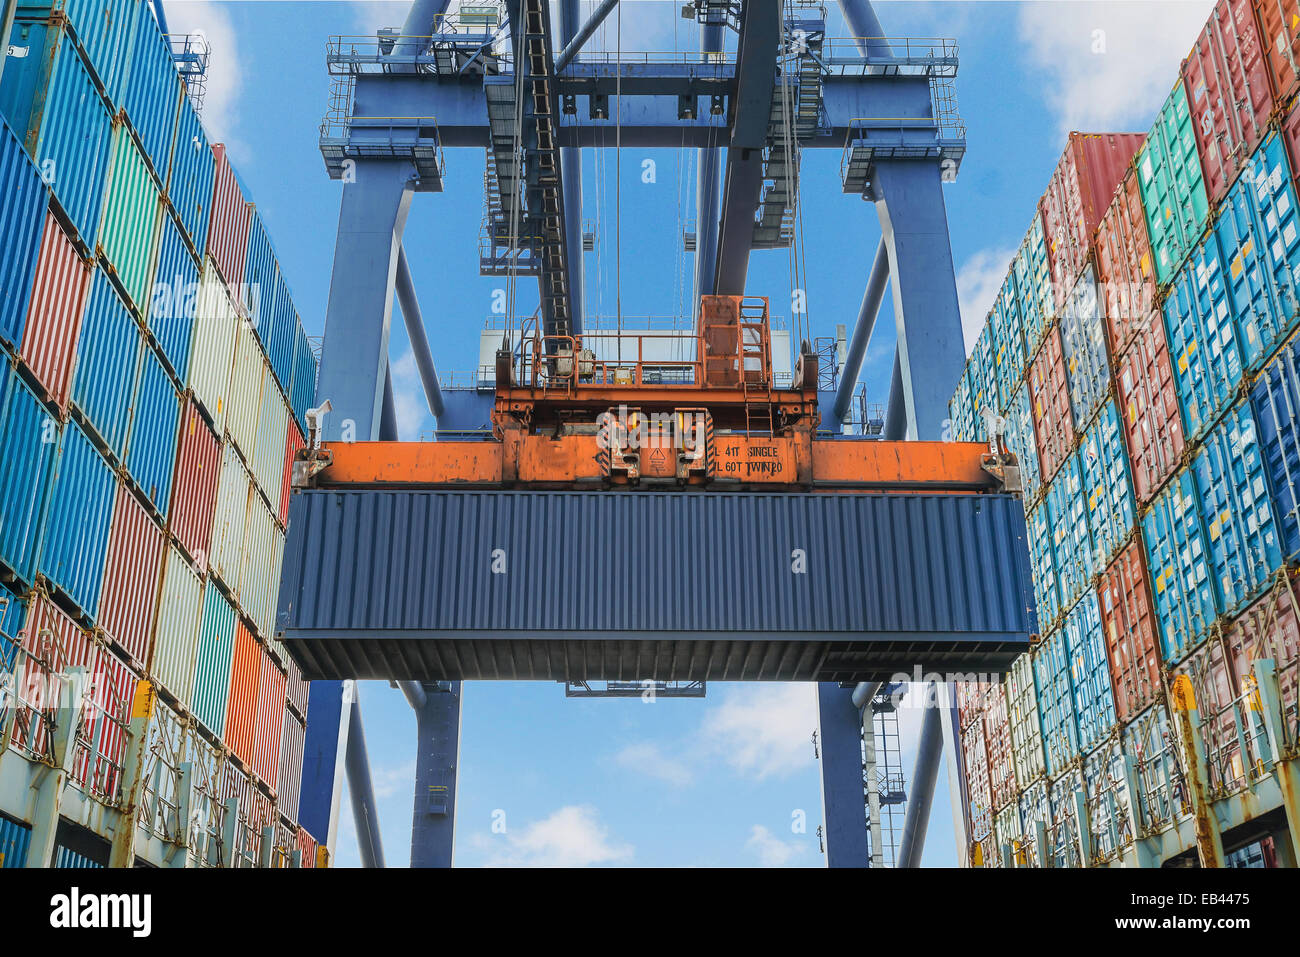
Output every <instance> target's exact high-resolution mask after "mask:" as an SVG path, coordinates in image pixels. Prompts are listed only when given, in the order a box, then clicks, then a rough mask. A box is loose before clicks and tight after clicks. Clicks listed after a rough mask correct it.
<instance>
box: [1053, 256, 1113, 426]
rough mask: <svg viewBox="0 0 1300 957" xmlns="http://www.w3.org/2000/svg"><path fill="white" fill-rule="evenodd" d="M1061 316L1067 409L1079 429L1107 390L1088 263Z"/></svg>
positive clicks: (1097, 305)
mask: <svg viewBox="0 0 1300 957" xmlns="http://www.w3.org/2000/svg"><path fill="white" fill-rule="evenodd" d="M1064 307H1065V311H1064V312H1063V313H1062V316H1061V348H1062V349H1063V350H1064V353H1065V376H1066V381H1067V382H1068V384H1069V387H1070V412H1071V414H1072V415H1073V416H1074V424H1075V428H1076V429H1078V430H1079V431H1083V429H1084V428H1085V426H1086V424H1087V423H1088V422H1090V421H1091V420H1092V416H1093V414H1094V413H1095V412H1096V411H1097V407H1098V406H1099V405H1101V403H1102V401H1103V400H1104V399H1105V398H1106V396H1107V394H1109V392H1110V367H1109V366H1108V365H1107V361H1106V332H1105V328H1104V323H1103V322H1102V318H1101V305H1100V303H1099V301H1098V299H1097V284H1096V281H1095V279H1094V277H1093V271H1092V265H1091V264H1087V265H1085V266H1084V267H1083V274H1082V275H1081V276H1079V280H1078V282H1077V283H1076V284H1075V285H1074V288H1073V290H1072V291H1071V292H1070V294H1069V296H1068V298H1067V299H1066V300H1065V304H1064Z"/></svg>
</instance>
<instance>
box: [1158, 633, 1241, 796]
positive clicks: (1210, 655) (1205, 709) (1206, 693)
mask: <svg viewBox="0 0 1300 957" xmlns="http://www.w3.org/2000/svg"><path fill="white" fill-rule="evenodd" d="M1182 675H1186V676H1187V677H1188V678H1190V679H1191V682H1192V693H1193V696H1194V697H1195V699H1196V709H1197V711H1198V713H1199V716H1200V719H1201V729H1200V730H1201V741H1202V744H1203V745H1204V748H1205V751H1204V753H1205V765H1206V772H1207V777H1208V778H1209V780H1208V781H1207V782H1206V783H1207V785H1208V786H1209V789H1210V793H1212V794H1213V793H1215V792H1216V791H1231V790H1236V789H1237V788H1239V787H1241V786H1242V785H1244V784H1245V783H1246V768H1245V767H1244V766H1243V764H1242V756H1241V746H1242V745H1241V742H1242V732H1243V731H1244V730H1245V729H1243V728H1241V727H1239V722H1238V720H1237V713H1236V708H1235V707H1234V705H1233V699H1234V698H1235V697H1236V692H1235V691H1234V689H1233V686H1232V672H1231V670H1230V668H1229V666H1228V657H1227V653H1226V652H1225V651H1224V647H1223V642H1222V640H1221V638H1220V636H1219V635H1217V634H1216V635H1214V636H1212V637H1211V638H1210V639H1209V640H1208V641H1206V642H1205V643H1204V644H1203V645H1201V646H1200V647H1199V648H1197V649H1196V650H1195V651H1193V652H1192V653H1191V654H1190V655H1189V656H1188V657H1187V659H1186V660H1185V661H1183V662H1182V663H1181V664H1179V665H1178V666H1177V667H1176V668H1175V669H1173V675H1172V677H1173V678H1177V677H1179V676H1182ZM1178 720H1179V719H1178V716H1177V715H1174V716H1173V722H1174V723H1175V724H1176V722H1177V721H1178ZM1174 733H1175V734H1177V733H1178V731H1177V728H1176V727H1175V729H1174Z"/></svg>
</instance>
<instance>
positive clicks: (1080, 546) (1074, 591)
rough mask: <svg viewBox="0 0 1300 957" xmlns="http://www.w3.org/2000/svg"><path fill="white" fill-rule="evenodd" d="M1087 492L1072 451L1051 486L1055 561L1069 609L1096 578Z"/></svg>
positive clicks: (1064, 603)
mask: <svg viewBox="0 0 1300 957" xmlns="http://www.w3.org/2000/svg"><path fill="white" fill-rule="evenodd" d="M1087 506H1088V503H1087V500H1086V499H1085V497H1084V492H1083V470H1082V468H1081V467H1080V465H1079V456H1078V455H1076V454H1072V455H1071V456H1070V457H1069V458H1068V459H1066V462H1065V464H1064V465H1063V466H1061V471H1060V472H1059V473H1058V474H1057V476H1056V479H1055V480H1054V481H1053V482H1052V485H1051V486H1050V487H1049V488H1048V490H1047V511H1048V519H1049V521H1050V522H1051V525H1052V561H1053V564H1054V565H1055V567H1056V578H1057V582H1058V584H1059V587H1060V590H1061V608H1062V610H1066V609H1068V608H1069V607H1070V606H1071V605H1073V604H1074V602H1075V600H1076V599H1077V598H1078V597H1079V596H1080V595H1081V594H1082V593H1083V590H1084V589H1085V588H1087V587H1088V585H1089V584H1090V583H1091V581H1092V575H1093V563H1092V532H1091V530H1090V529H1089V527H1088V508H1087Z"/></svg>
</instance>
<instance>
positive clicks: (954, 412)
mask: <svg viewBox="0 0 1300 957" xmlns="http://www.w3.org/2000/svg"><path fill="white" fill-rule="evenodd" d="M294 412H295V415H296V413H297V409H295V410H294ZM973 415H974V413H972V412H971V404H970V380H969V379H968V378H967V376H966V370H965V369H962V372H961V376H960V377H959V378H958V379H957V391H956V392H954V393H953V394H952V398H951V399H949V400H948V428H949V435H951V437H952V440H953V441H954V442H974V441H975V421H974V418H973Z"/></svg>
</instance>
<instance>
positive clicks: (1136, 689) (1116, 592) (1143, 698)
mask: <svg viewBox="0 0 1300 957" xmlns="http://www.w3.org/2000/svg"><path fill="white" fill-rule="evenodd" d="M1143 554H1144V552H1143V548H1142V541H1141V538H1140V537H1134V539H1133V541H1131V542H1130V543H1129V544H1128V547H1127V548H1125V549H1124V550H1123V551H1122V552H1120V554H1119V556H1118V557H1117V558H1116V559H1115V561H1114V562H1113V563H1112V564H1111V566H1110V567H1109V568H1107V569H1106V570H1105V571H1104V572H1102V575H1101V579H1100V580H1099V581H1098V583H1097V601H1098V603H1099V604H1100V605H1101V630H1102V632H1103V633H1104V634H1105V636H1106V658H1107V660H1108V662H1109V664H1110V678H1111V687H1112V688H1113V689H1114V692H1115V713H1116V715H1117V716H1118V718H1119V720H1120V721H1121V722H1122V723H1127V722H1128V721H1130V720H1131V719H1132V718H1133V717H1134V716H1135V715H1137V713H1138V712H1139V711H1141V710H1143V709H1144V708H1146V707H1147V706H1148V705H1150V704H1151V702H1153V701H1154V700H1155V698H1156V694H1157V693H1158V692H1159V691H1160V646H1159V645H1158V644H1157V642H1156V631H1155V629H1156V623H1155V617H1154V615H1153V614H1152V606H1151V591H1150V589H1149V588H1148V587H1147V572H1146V563H1145V562H1144V561H1143Z"/></svg>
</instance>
